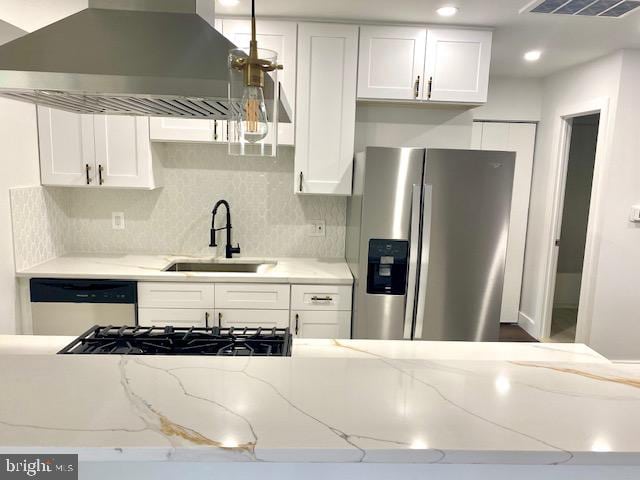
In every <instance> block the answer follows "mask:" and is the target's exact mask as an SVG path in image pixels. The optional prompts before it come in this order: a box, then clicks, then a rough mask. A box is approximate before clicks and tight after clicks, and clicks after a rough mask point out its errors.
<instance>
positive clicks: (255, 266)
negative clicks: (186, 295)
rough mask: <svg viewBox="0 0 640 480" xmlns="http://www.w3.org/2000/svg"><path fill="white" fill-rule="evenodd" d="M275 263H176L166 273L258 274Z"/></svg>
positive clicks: (166, 269)
mask: <svg viewBox="0 0 640 480" xmlns="http://www.w3.org/2000/svg"><path fill="white" fill-rule="evenodd" d="M274 265H275V263H240V262H237V263H235V262H227V263H224V262H219V261H218V262H174V263H172V264H171V265H169V266H168V267H167V268H165V269H164V271H165V272H211V273H218V272H220V273H226V272H228V273H258V272H260V271H264V270H265V269H267V268H269V267H272V266H274Z"/></svg>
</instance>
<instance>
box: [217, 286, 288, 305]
mask: <svg viewBox="0 0 640 480" xmlns="http://www.w3.org/2000/svg"><path fill="white" fill-rule="evenodd" d="M215 288H216V308H223V309H226V308H239V309H245V310H264V309H268V310H288V309H289V285H273V284H269V283H218V284H216V285H215Z"/></svg>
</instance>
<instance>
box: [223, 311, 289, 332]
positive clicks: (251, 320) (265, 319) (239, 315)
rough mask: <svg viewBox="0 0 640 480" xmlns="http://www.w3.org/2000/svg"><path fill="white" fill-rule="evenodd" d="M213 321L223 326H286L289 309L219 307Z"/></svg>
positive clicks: (287, 324)
mask: <svg viewBox="0 0 640 480" xmlns="http://www.w3.org/2000/svg"><path fill="white" fill-rule="evenodd" d="M213 323H214V325H220V326H222V327H252V328H255V327H263V328H273V327H278V328H286V327H288V326H289V310H239V309H219V310H216V311H215V317H214V319H213Z"/></svg>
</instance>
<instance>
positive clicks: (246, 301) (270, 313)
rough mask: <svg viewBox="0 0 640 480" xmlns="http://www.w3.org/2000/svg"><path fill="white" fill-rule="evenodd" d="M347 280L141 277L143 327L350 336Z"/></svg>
mask: <svg viewBox="0 0 640 480" xmlns="http://www.w3.org/2000/svg"><path fill="white" fill-rule="evenodd" d="M351 297H352V288H351V286H349V285H289V284H273V283H190V282H139V283H138V325H140V326H144V327H150V326H156V327H165V326H169V325H172V326H177V327H191V326H194V327H235V328H244V327H248V328H257V327H262V328H274V327H275V328H287V327H290V328H291V333H293V334H294V335H295V336H296V337H301V338H350V337H351Z"/></svg>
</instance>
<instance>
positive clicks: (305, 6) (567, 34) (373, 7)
mask: <svg viewBox="0 0 640 480" xmlns="http://www.w3.org/2000/svg"><path fill="white" fill-rule="evenodd" d="M182 1H183V0H182ZM194 1H195V0H194ZM205 1H206V0H205ZM211 1H214V0H211ZM530 1H531V0H394V1H389V0H320V1H315V2H314V1H311V0H256V4H257V5H256V10H257V14H258V16H275V17H291V18H314V19H316V18H317V19H326V20H337V19H339V20H347V21H349V20H350V21H354V22H383V23H384V22H398V23H440V24H442V23H449V24H457V25H471V26H486V27H495V34H494V47H493V58H492V74H494V75H508V76H526V77H542V76H545V75H548V74H550V73H553V72H555V71H558V70H560V69H562V68H566V67H569V66H571V65H575V64H578V63H582V62H585V61H588V60H592V59H594V58H597V57H600V56H602V55H606V54H607V53H610V52H613V51H615V50H618V49H621V48H640V11H637V12H633V13H631V14H629V15H628V16H626V17H623V18H620V19H611V18H591V17H576V16H564V15H540V14H533V13H523V14H520V13H519V11H520V10H521V9H522V7H524V6H525V5H527V4H528V3H529V2H530ZM87 5H88V0H0V20H3V21H5V22H8V23H10V24H12V25H14V26H16V27H18V28H20V29H22V30H26V31H28V32H30V31H33V30H36V29H38V28H41V27H43V26H45V25H48V24H49V23H52V22H54V21H56V20H59V19H61V18H63V17H65V16H67V15H71V14H72V13H75V12H77V11H79V10H82V9H83V8H86V7H87ZM443 5H455V6H457V7H458V8H459V12H458V14H457V15H456V16H455V17H451V18H449V19H446V20H444V19H442V18H441V17H438V15H437V14H436V13H435V10H436V9H437V8H438V7H441V6H443ZM249 12H250V0H240V3H239V5H238V6H236V7H227V6H224V5H221V4H220V1H219V0H218V1H217V2H216V13H217V14H227V15H247V14H248V13H249ZM533 49H540V50H542V51H543V56H542V58H541V59H540V61H538V62H536V63H527V62H525V61H524V60H523V58H522V55H523V54H524V52H526V51H528V50H533Z"/></svg>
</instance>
